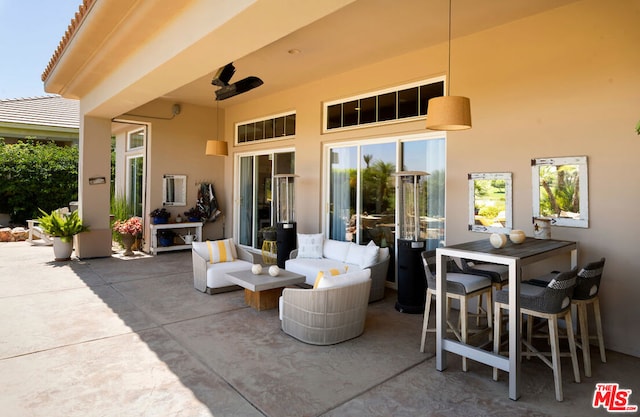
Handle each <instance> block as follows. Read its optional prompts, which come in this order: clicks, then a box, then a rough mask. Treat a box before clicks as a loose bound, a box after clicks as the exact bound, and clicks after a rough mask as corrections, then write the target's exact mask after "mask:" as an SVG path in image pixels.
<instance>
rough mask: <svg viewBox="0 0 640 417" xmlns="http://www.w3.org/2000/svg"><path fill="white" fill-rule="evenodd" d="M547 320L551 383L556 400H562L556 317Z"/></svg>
mask: <svg viewBox="0 0 640 417" xmlns="http://www.w3.org/2000/svg"><path fill="white" fill-rule="evenodd" d="M547 322H548V324H549V339H550V342H551V360H552V364H553V383H554V385H555V388H556V400H558V401H562V400H563V397H562V370H561V369H560V350H559V348H558V344H559V343H558V319H557V318H556V317H555V316H554V317H550V318H549V320H547ZM567 327H568V325H567Z"/></svg>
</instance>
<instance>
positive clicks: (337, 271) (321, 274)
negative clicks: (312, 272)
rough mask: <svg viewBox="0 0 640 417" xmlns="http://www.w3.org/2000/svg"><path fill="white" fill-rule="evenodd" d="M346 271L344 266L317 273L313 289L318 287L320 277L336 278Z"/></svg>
mask: <svg viewBox="0 0 640 417" xmlns="http://www.w3.org/2000/svg"><path fill="white" fill-rule="evenodd" d="M347 270H348V268H347V266H346V265H345V266H344V267H341V268H331V269H329V270H328V271H318V274H317V275H316V281H315V283H314V284H313V288H317V287H318V283H319V282H320V280H321V279H322V277H324V276H336V275H340V274H344V273H346V272H347Z"/></svg>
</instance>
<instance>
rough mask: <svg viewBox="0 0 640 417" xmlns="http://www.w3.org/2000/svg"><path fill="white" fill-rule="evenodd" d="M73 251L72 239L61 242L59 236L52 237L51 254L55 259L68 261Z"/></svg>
mask: <svg viewBox="0 0 640 417" xmlns="http://www.w3.org/2000/svg"><path fill="white" fill-rule="evenodd" d="M71 252H73V241H71V242H63V241H62V240H61V239H60V238H59V237H54V238H53V256H54V258H55V260H56V261H68V260H69V259H71Z"/></svg>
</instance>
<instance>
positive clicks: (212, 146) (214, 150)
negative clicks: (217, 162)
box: [205, 100, 229, 156]
mask: <svg viewBox="0 0 640 417" xmlns="http://www.w3.org/2000/svg"><path fill="white" fill-rule="evenodd" d="M205 154H206V155H211V156H227V155H229V150H228V149H227V142H225V141H223V140H218V101H217V100H216V139H215V140H208V141H207V149H206V150H205Z"/></svg>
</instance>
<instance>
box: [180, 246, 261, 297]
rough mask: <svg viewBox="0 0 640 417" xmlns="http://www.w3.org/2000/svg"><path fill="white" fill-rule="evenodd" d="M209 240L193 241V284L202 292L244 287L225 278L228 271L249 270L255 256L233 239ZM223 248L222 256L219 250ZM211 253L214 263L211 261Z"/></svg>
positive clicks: (218, 291)
mask: <svg viewBox="0 0 640 417" xmlns="http://www.w3.org/2000/svg"><path fill="white" fill-rule="evenodd" d="M210 243H211V247H210V245H209V243H208V242H193V244H192V246H191V257H192V260H193V286H194V287H195V288H196V289H197V290H199V291H202V292H207V293H209V294H215V293H220V292H225V291H233V290H239V289H242V288H241V287H240V286H238V285H234V284H233V283H231V282H230V281H228V280H227V279H226V278H225V275H226V274H227V272H233V271H248V270H251V266H252V265H253V256H252V255H251V254H250V253H249V252H247V251H246V250H244V249H242V248H241V247H239V246H237V245H236V244H235V243H234V242H233V240H232V239H225V240H217V241H212V242H210ZM219 244H221V245H222V246H220V248H222V251H223V252H228V253H224V254H223V255H222V256H221V254H220V251H219V249H218V248H219ZM211 255H213V256H214V263H211V262H210V258H211Z"/></svg>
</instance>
